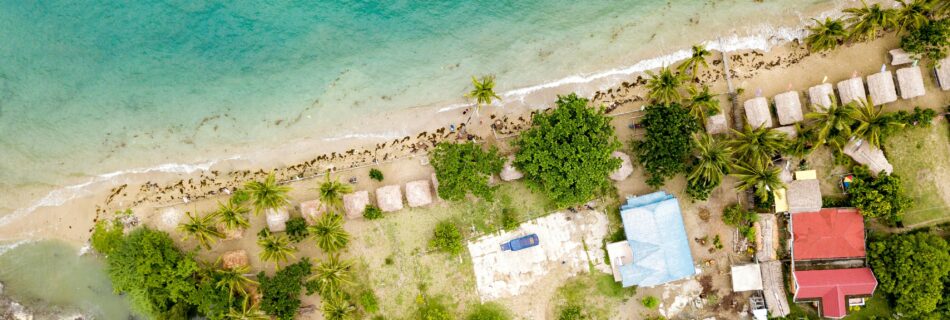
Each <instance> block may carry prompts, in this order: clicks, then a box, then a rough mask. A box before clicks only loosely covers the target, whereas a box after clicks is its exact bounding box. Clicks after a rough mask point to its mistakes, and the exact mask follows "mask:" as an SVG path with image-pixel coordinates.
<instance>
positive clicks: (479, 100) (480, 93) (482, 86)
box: [465, 76, 501, 114]
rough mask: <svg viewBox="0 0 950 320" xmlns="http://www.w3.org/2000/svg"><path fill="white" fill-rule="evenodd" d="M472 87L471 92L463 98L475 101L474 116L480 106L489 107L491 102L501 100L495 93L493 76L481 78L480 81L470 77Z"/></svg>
mask: <svg viewBox="0 0 950 320" xmlns="http://www.w3.org/2000/svg"><path fill="white" fill-rule="evenodd" d="M472 86H474V88H473V89H472V91H470V92H469V93H468V94H466V95H465V96H466V97H468V98H472V99H475V113H476V114H477V113H478V110H480V109H481V108H482V105H490V104H491V103H492V100H494V99H501V97H499V96H498V94H496V93H495V76H482V80H481V81H478V79H476V78H475V77H472Z"/></svg>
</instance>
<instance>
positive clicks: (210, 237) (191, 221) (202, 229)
mask: <svg viewBox="0 0 950 320" xmlns="http://www.w3.org/2000/svg"><path fill="white" fill-rule="evenodd" d="M186 214H187V215H188V222H185V223H182V224H179V225H178V230H179V231H181V232H182V233H184V234H185V237H184V239H188V238H189V237H192V238H195V240H198V244H199V245H200V246H202V247H204V248H205V249H209V250H210V249H211V245H212V244H214V243H215V239H216V238H224V234H223V233H221V231H218V228H217V227H215V226H214V220H215V214H213V213H212V214H208V215H205V216H204V217H200V216H198V215H197V214H191V212H187V213H186Z"/></svg>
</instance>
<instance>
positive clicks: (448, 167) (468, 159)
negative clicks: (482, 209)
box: [431, 142, 505, 201]
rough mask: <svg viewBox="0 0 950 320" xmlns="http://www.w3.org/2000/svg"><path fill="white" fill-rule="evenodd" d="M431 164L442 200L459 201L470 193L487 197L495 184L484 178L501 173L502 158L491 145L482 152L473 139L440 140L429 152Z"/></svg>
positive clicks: (503, 160) (490, 196)
mask: <svg viewBox="0 0 950 320" xmlns="http://www.w3.org/2000/svg"><path fill="white" fill-rule="evenodd" d="M431 164H432V168H433V169H435V176H436V179H438V180H439V190H438V191H439V197H441V198H442V199H447V200H452V201H459V200H462V199H464V198H465V195H466V194H468V193H471V194H473V195H475V196H476V197H480V198H483V199H489V200H490V199H492V196H493V195H494V193H495V189H496V188H497V187H493V186H491V185H489V184H488V180H489V178H490V177H491V175H493V174H496V173H499V172H501V169H502V167H504V165H505V159H504V158H502V157H501V156H500V155H498V149H497V148H495V147H494V146H492V147H490V148H489V149H488V151H485V150H484V149H482V147H481V146H479V145H477V144H475V143H474V142H465V143H448V142H440V143H439V144H437V145H436V147H435V150H434V151H433V152H432V161H431Z"/></svg>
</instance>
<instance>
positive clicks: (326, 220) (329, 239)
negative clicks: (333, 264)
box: [310, 212, 350, 253]
mask: <svg viewBox="0 0 950 320" xmlns="http://www.w3.org/2000/svg"><path fill="white" fill-rule="evenodd" d="M310 235H312V236H313V237H314V238H315V239H316V241H317V246H318V247H320V249H322V250H323V251H324V252H327V253H333V252H337V251H340V249H343V248H346V245H347V244H349V243H350V234H349V233H347V232H346V230H345V229H343V216H342V215H339V214H335V213H329V212H328V213H327V214H324V215H323V216H322V217H320V219H318V220H317V221H316V223H314V224H313V225H312V226H310Z"/></svg>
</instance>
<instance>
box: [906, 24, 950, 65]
mask: <svg viewBox="0 0 950 320" xmlns="http://www.w3.org/2000/svg"><path fill="white" fill-rule="evenodd" d="M901 48H903V49H904V50H905V51H907V52H910V53H912V54H914V55H915V56H917V57H918V58H926V59H930V61H931V62H932V63H934V64H936V62H937V61H939V60H941V59H943V58H946V57H947V53H948V50H950V18H943V19H940V20H928V21H927V22H926V23H924V24H923V25H921V26H920V28H916V29H910V30H908V32H907V34H906V35H905V36H904V37H903V38H901Z"/></svg>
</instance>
